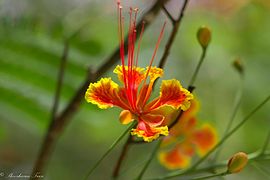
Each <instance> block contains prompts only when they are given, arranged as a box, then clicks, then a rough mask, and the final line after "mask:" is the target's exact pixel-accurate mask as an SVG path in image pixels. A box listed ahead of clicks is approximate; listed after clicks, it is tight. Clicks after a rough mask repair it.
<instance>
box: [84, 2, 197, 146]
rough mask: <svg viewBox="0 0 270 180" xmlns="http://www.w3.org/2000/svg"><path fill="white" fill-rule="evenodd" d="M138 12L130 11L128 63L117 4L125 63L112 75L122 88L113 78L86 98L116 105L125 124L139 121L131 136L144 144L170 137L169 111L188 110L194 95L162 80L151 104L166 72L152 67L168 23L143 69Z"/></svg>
mask: <svg viewBox="0 0 270 180" xmlns="http://www.w3.org/2000/svg"><path fill="white" fill-rule="evenodd" d="M137 11H138V9H132V8H130V12H129V15H130V23H129V33H128V48H127V49H128V53H127V62H125V48H124V37H123V36H124V35H123V34H124V33H123V31H124V30H123V26H124V24H123V16H122V6H121V5H120V2H118V16H119V17H118V20H119V41H120V59H121V63H122V64H121V65H117V66H116V68H115V69H114V71H113V72H114V73H115V74H117V76H118V79H119V81H120V83H121V85H118V84H117V83H116V82H114V81H113V80H112V79H111V78H101V80H100V81H98V82H96V83H90V85H89V87H88V89H87V91H86V94H85V99H86V101H87V102H90V103H92V104H96V105H97V106H98V107H99V108H101V109H107V108H111V107H113V106H116V107H119V108H121V109H123V111H122V112H121V113H120V118H119V119H120V122H121V123H122V124H128V123H130V122H131V121H134V120H136V121H137V127H136V128H135V129H132V130H131V135H137V136H138V137H142V138H143V140H144V141H147V142H151V141H152V140H154V139H156V138H158V137H159V136H160V135H165V136H167V135H168V127H167V126H163V125H162V124H163V121H164V120H165V116H166V114H167V113H168V111H167V110H166V108H167V107H170V108H172V109H179V108H181V109H182V110H187V109H188V108H189V106H190V100H191V99H192V98H193V95H192V94H191V93H190V92H189V91H188V90H186V89H185V88H183V87H182V86H181V84H180V82H179V81H178V80H176V79H172V80H163V81H162V83H161V87H160V93H159V96H158V97H157V98H154V99H153V100H152V101H149V99H150V96H151V93H152V90H153V85H154V82H155V81H156V80H157V79H158V78H160V77H162V76H163V69H161V68H158V67H154V66H152V63H153V60H154V58H155V55H156V52H157V49H158V46H159V44H160V41H161V39H162V36H163V33H164V28H165V23H164V25H163V28H162V30H161V32H160V35H159V38H158V41H157V43H156V47H155V50H154V53H153V55H152V58H151V61H150V64H149V66H148V67H146V68H141V67H139V66H138V54H139V50H140V44H141V39H142V34H143V31H144V24H143V25H142V29H141V33H140V36H139V42H138V47H137V48H135V40H136V35H137V34H136V17H137ZM135 49H136V52H135Z"/></svg>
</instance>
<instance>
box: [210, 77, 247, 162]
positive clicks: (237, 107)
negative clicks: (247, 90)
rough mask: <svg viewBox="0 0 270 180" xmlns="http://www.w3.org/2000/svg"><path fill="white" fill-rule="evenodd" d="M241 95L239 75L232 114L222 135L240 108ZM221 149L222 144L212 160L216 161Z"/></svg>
mask: <svg viewBox="0 0 270 180" xmlns="http://www.w3.org/2000/svg"><path fill="white" fill-rule="evenodd" d="M242 97H243V76H241V80H240V87H239V91H238V93H237V95H236V97H235V101H234V102H235V103H234V108H233V111H232V114H231V117H230V120H229V122H228V124H227V127H226V129H225V131H224V135H223V137H224V136H226V135H227V134H228V132H229V130H230V129H231V127H232V125H233V122H234V119H235V116H236V114H237V111H238V110H239V108H240V105H241V102H242ZM221 150H222V146H221V147H220V148H219V149H218V150H217V152H216V154H215V156H214V158H213V161H216V160H217V158H218V157H219V154H220V152H221Z"/></svg>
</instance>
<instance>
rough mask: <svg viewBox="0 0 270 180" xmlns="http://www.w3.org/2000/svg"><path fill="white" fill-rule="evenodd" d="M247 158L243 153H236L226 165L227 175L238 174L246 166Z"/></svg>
mask: <svg viewBox="0 0 270 180" xmlns="http://www.w3.org/2000/svg"><path fill="white" fill-rule="evenodd" d="M247 162H248V156H247V154H246V153H244V152H238V153H236V154H234V155H233V156H232V157H231V158H230V160H229V162H228V164H227V167H228V172H229V173H239V172H240V171H242V169H243V168H244V167H245V166H246V165H247Z"/></svg>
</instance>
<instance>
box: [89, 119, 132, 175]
mask: <svg viewBox="0 0 270 180" xmlns="http://www.w3.org/2000/svg"><path fill="white" fill-rule="evenodd" d="M135 125H136V122H133V123H132V124H131V125H130V126H129V127H128V128H127V129H126V130H125V131H124V132H123V133H122V134H121V135H120V136H119V137H118V138H117V139H116V140H115V141H114V142H113V143H112V145H111V146H110V147H109V149H108V150H107V151H106V152H105V153H104V154H103V156H102V157H101V158H100V159H99V160H98V161H97V162H96V164H95V165H94V166H93V167H92V168H91V169H90V170H89V172H88V173H87V175H86V176H85V178H84V179H85V180H87V179H88V178H89V177H90V175H91V174H92V173H93V172H94V170H95V169H96V168H97V167H98V165H99V164H100V163H101V161H102V160H103V159H104V158H105V157H106V156H107V155H108V154H109V153H110V152H111V150H113V148H114V147H115V146H116V145H117V144H118V143H119V142H120V141H121V139H123V137H124V136H125V135H126V134H127V133H128V132H129V131H130V130H131V129H132V128H133V127H134V126H135Z"/></svg>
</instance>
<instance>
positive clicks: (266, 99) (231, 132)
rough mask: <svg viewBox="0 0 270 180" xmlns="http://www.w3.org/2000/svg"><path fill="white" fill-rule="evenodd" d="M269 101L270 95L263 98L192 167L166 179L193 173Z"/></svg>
mask: <svg viewBox="0 0 270 180" xmlns="http://www.w3.org/2000/svg"><path fill="white" fill-rule="evenodd" d="M269 99H270V95H269V96H268V97H267V98H265V99H264V100H263V101H262V102H261V103H260V104H259V105H258V106H257V107H255V108H254V109H253V110H252V111H251V112H250V113H249V114H248V115H247V116H246V117H245V118H244V119H243V120H242V121H241V122H240V123H238V125H237V126H235V127H234V128H233V129H232V130H231V131H230V132H228V133H227V135H226V136H224V137H223V138H222V139H221V141H219V142H218V143H217V144H216V145H215V146H214V147H213V148H212V149H211V150H210V151H209V152H208V153H207V154H206V155H205V156H204V157H202V158H201V159H200V160H199V161H197V162H196V163H195V164H194V165H193V166H191V167H190V168H189V169H187V170H186V171H183V172H180V173H176V174H173V175H170V176H166V178H167V179H169V178H173V177H177V176H181V175H184V174H186V173H189V172H192V171H194V170H195V169H196V168H197V167H198V166H199V165H200V164H201V163H202V162H204V161H205V160H206V159H207V158H208V157H209V156H210V155H211V154H212V153H213V152H214V151H215V150H216V149H217V148H219V147H220V146H221V145H222V144H223V143H224V142H225V141H226V140H227V139H228V138H229V137H231V136H232V135H233V134H234V133H235V132H236V131H237V130H238V129H239V128H240V127H242V126H243V125H244V124H245V123H246V122H247V120H249V119H250V117H251V116H252V115H253V114H255V113H256V112H257V111H258V110H259V109H260V108H261V107H262V106H263V105H265V104H266V103H267V102H268V101H269Z"/></svg>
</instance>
